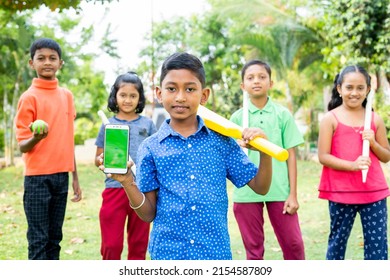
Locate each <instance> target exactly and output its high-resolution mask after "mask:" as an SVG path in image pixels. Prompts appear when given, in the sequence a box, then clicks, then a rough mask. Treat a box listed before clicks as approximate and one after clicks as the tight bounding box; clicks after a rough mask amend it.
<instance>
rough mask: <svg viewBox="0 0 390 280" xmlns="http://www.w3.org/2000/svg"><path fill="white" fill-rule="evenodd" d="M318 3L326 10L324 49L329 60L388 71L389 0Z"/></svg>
mask: <svg viewBox="0 0 390 280" xmlns="http://www.w3.org/2000/svg"><path fill="white" fill-rule="evenodd" d="M320 3H322V8H323V9H324V11H326V13H324V16H323V21H324V23H325V24H324V25H323V26H322V27H323V34H324V36H325V38H326V40H327V42H328V46H327V47H326V48H324V50H323V52H324V55H326V56H327V57H328V60H329V61H331V60H335V61H338V64H344V63H345V64H361V65H363V66H365V67H366V68H368V69H371V70H372V71H376V70H379V69H383V70H385V71H386V72H389V71H390V64H389V61H390V60H389V57H390V48H389V44H390V36H389V30H390V2H389V0H330V1H321V2H320ZM340 58H341V59H342V61H340ZM339 68H340V67H339ZM331 70H332V69H331ZM333 70H334V69H333Z"/></svg>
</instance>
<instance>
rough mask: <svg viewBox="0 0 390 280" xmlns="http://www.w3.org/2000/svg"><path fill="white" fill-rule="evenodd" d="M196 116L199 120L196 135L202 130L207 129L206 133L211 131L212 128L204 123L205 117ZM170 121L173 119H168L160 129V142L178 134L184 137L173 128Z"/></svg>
mask: <svg viewBox="0 0 390 280" xmlns="http://www.w3.org/2000/svg"><path fill="white" fill-rule="evenodd" d="M196 118H197V120H198V129H197V130H196V132H195V133H194V135H196V134H197V133H198V132H199V131H201V130H205V131H206V133H210V130H209V129H208V128H207V127H206V125H205V124H204V121H203V119H202V118H201V117H200V116H196ZM170 121H171V119H166V120H165V121H164V122H163V123H162V124H161V127H160V131H159V134H158V141H159V142H161V141H163V140H164V139H165V138H167V137H168V136H177V137H181V138H183V136H181V135H180V134H179V133H177V132H176V131H175V130H173V129H172V127H171V126H170V125H169V123H170Z"/></svg>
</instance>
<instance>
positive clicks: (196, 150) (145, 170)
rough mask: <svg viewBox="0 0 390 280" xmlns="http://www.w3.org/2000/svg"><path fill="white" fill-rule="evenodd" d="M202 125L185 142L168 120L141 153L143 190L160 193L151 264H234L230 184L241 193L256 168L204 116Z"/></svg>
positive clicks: (150, 247)
mask: <svg viewBox="0 0 390 280" xmlns="http://www.w3.org/2000/svg"><path fill="white" fill-rule="evenodd" d="M198 124H199V125H198V129H197V131H196V133H194V134H193V135H191V136H189V137H188V138H185V137H183V136H181V135H180V134H178V133H177V132H175V131H174V130H172V128H171V127H170V126H169V120H166V121H165V122H164V123H163V124H162V126H161V127H160V129H159V131H158V132H157V133H155V134H153V135H152V136H150V137H149V138H147V139H146V140H144V141H143V142H142V144H141V146H140V149H139V151H138V159H137V162H138V166H137V183H138V186H139V188H140V190H141V191H142V192H150V191H153V190H157V191H158V193H157V213H156V217H155V219H154V221H153V228H152V231H151V235H150V242H149V253H150V256H151V259H154V260H158V259H159V260H229V259H232V254H231V250H230V237H229V233H228V221H227V212H228V195H227V182H226V179H229V180H230V181H231V182H232V183H233V184H234V185H235V186H237V187H242V186H244V185H245V184H246V183H247V182H249V181H250V180H251V179H252V178H253V177H255V175H256V173H257V166H256V165H254V164H253V163H252V162H250V161H249V159H248V157H247V156H246V155H245V153H244V152H243V151H242V149H241V148H240V146H239V145H238V144H237V143H236V141H235V140H234V139H232V138H230V137H225V136H222V135H220V134H217V133H215V132H213V131H211V130H209V129H208V128H207V127H206V126H205V125H204V122H203V120H202V119H201V118H200V117H199V116H198Z"/></svg>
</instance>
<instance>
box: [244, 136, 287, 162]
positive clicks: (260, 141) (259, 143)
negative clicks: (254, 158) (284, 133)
mask: <svg viewBox="0 0 390 280" xmlns="http://www.w3.org/2000/svg"><path fill="white" fill-rule="evenodd" d="M248 144H249V145H251V146H252V147H254V148H256V149H258V150H259V151H262V152H263V153H266V154H267V155H270V156H271V157H274V158H276V159H277V160H279V161H286V160H287V159H288V151H287V150H286V149H283V148H281V147H279V146H278V145H275V144H274V143H272V142H270V141H268V140H267V139H264V138H262V137H256V138H255V139H253V140H251V141H249V143H248Z"/></svg>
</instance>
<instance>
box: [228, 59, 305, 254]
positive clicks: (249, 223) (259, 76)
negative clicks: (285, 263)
mask: <svg viewBox="0 0 390 280" xmlns="http://www.w3.org/2000/svg"><path fill="white" fill-rule="evenodd" d="M241 78H242V83H241V89H242V90H244V91H247V92H248V97H249V102H248V103H249V106H248V127H258V128H260V129H262V130H263V131H264V132H265V133H266V134H267V137H268V140H269V141H271V142H273V143H274V144H276V145H278V146H280V147H283V148H284V149H287V150H288V152H289V158H288V160H287V162H281V161H278V160H276V159H272V164H273V174H272V183H271V187H270V190H269V192H268V193H267V194H266V195H258V194H256V193H255V192H253V191H252V190H251V189H250V188H249V187H247V186H245V187H243V188H240V189H235V190H234V193H233V202H234V205H233V211H234V215H235V218H236V220H237V223H238V226H239V229H240V232H241V236H242V240H243V243H244V246H245V250H246V255H247V259H251V260H252V259H256V260H262V259H264V217H263V210H264V205H266V207H267V212H268V216H269V219H270V221H271V224H272V226H273V229H274V232H275V235H276V237H277V239H278V242H279V245H280V246H281V249H282V251H283V257H284V259H286V260H287V259H288V260H302V259H305V253H304V244H303V240H302V234H301V230H300V226H299V220H298V214H297V210H298V208H299V204H298V200H297V164H296V154H295V147H296V146H298V145H300V144H302V143H303V137H302V135H301V133H300V131H299V130H298V127H297V125H296V123H295V121H294V119H293V117H292V115H291V113H290V112H289V111H288V109H287V108H285V107H283V106H281V105H278V104H276V103H274V102H273V101H272V100H271V99H270V97H269V96H268V91H269V89H270V88H271V87H272V85H273V81H272V80H271V68H270V66H269V65H268V64H267V63H264V62H262V61H259V60H252V61H249V62H248V63H246V64H245V65H244V67H243V69H242V71H241ZM231 121H233V122H234V123H236V124H238V125H242V124H243V109H239V110H238V111H236V112H234V113H233V115H232V116H231ZM248 155H249V158H250V159H251V161H252V162H253V163H255V164H256V163H257V164H258V163H259V158H258V157H256V154H254V153H253V152H252V151H250V150H248Z"/></svg>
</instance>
